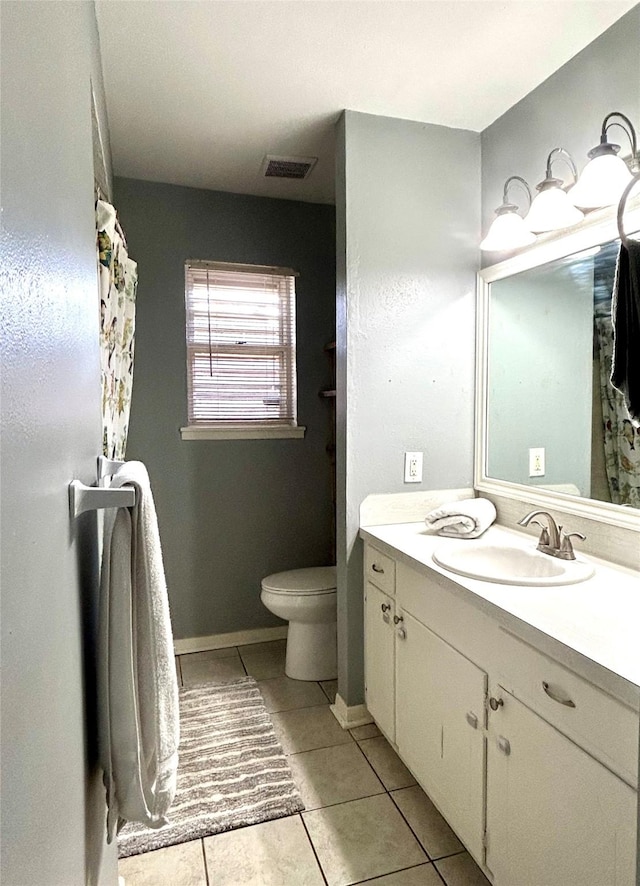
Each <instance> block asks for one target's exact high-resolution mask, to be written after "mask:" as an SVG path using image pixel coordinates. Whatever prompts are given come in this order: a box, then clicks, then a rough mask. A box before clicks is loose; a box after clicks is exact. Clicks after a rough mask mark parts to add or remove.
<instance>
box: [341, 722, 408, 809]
mask: <svg viewBox="0 0 640 886" xmlns="http://www.w3.org/2000/svg"><path fill="white" fill-rule="evenodd" d="M351 738H353V736H351ZM374 738H385V737H384V735H376V736H374ZM353 740H354V741H355V743H356V744H357V745H358V749H359V751H360V753H361V754H362V756H363V757H364V758H365V760H366V761H367V763H368V764H369V766H370V767H371V769H372V770H373V774H374V775H375V777H376V778H377V779H378V781H379V782H380V784H381V785H382V787H383V788H384V789H385V791H386V792H387V794H390V793H391V791H401V790H403V788H388V787H387V786H386V784H385V783H384V781H383V780H382V776H381V775H379V774H378V771H377V770H376V767H375V766H374V765H373V763H372V762H371V760H370V759H369V758H368V757H367V755H366V754H365V752H364V751H363V750H362V747H361V745H362V742H363V741H370V739H368V738H363V739H362V740H361V741H358V739H357V738H353ZM385 741H387V739H386V738H385ZM387 744H389V742H388V741H387ZM389 747H391V745H389ZM391 750H392V751H393V748H391ZM393 752H394V754H395V751H393ZM411 778H413V775H412V776H411ZM406 787H408V788H412V787H413V785H412V784H409V785H406Z"/></svg>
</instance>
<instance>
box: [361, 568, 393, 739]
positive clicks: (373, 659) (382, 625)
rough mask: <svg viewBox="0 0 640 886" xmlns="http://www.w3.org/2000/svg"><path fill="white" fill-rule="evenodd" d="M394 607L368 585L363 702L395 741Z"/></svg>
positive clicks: (385, 595) (366, 593)
mask: <svg viewBox="0 0 640 886" xmlns="http://www.w3.org/2000/svg"><path fill="white" fill-rule="evenodd" d="M394 615H395V603H394V600H393V598H392V597H390V596H388V594H385V593H384V592H383V591H381V590H380V589H379V588H377V587H376V586H375V585H373V584H371V582H367V583H366V587H365V595H364V638H365V642H364V672H365V700H366V704H367V708H368V710H369V713H370V714H371V716H372V717H373V718H374V720H375V721H376V723H377V724H378V726H379V727H380V729H381V730H382V731H383V732H384V734H385V735H386V736H387V738H388V739H389V740H390V741H395V716H396V702H395V666H394V657H395V630H394V624H393V618H394Z"/></svg>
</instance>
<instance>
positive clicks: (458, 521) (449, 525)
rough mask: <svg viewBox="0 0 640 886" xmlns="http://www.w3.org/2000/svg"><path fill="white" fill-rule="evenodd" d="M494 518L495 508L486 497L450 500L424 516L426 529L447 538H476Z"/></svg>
mask: <svg viewBox="0 0 640 886" xmlns="http://www.w3.org/2000/svg"><path fill="white" fill-rule="evenodd" d="M495 519H496V509H495V508H494V506H493V503H492V502H490V501H489V499H488V498H465V499H462V500H461V501H452V502H449V503H448V504H444V505H442V506H441V507H439V508H435V510H433V511H429V513H428V514H427V516H426V517H425V518H424V522H425V523H426V525H427V528H428V529H432V530H433V531H434V532H437V533H438V535H446V536H448V537H449V538H478V536H479V535H482V533H483V532H486V530H487V529H488V528H489V526H491V524H492V523H493V521H494V520H495Z"/></svg>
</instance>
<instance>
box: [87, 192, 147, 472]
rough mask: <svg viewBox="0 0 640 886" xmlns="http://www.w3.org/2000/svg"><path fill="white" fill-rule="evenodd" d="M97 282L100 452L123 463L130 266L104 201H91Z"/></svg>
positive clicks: (130, 340) (130, 343) (129, 369)
mask: <svg viewBox="0 0 640 886" xmlns="http://www.w3.org/2000/svg"><path fill="white" fill-rule="evenodd" d="M96 226H97V249H98V272H99V280H100V366H101V374H102V451H103V455H105V456H106V457H107V458H111V459H119V460H124V454H125V449H126V446H127V433H128V430H129V411H130V408H131V388H132V383H133V349H134V334H135V311H136V287H137V284H138V274H137V270H136V263H135V262H134V261H132V260H131V259H130V258H129V256H128V255H127V246H126V243H125V241H124V237H123V236H122V231H121V229H120V226H119V225H118V222H117V219H116V211H115V209H114V208H113V206H111V204H109V203H105V202H104V201H102V200H98V201H97V203H96Z"/></svg>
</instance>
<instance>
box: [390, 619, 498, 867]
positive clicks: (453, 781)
mask: <svg viewBox="0 0 640 886" xmlns="http://www.w3.org/2000/svg"><path fill="white" fill-rule="evenodd" d="M402 618H403V628H404V631H403V632H402V633H401V634H400V635H399V636H398V637H397V639H396V669H397V670H396V689H397V694H398V701H399V703H398V705H397V715H396V742H397V745H398V752H399V754H400V756H401V757H402V759H403V760H404V761H405V763H406V764H407V766H408V767H409V768H410V769H411V771H412V772H413V774H414V776H415V777H416V779H417V780H418V781H419V782H420V784H421V785H422V786H423V787H424V789H425V790H426V791H427V793H428V794H429V795H430V797H431V798H432V800H433V801H434V803H436V805H437V806H438V807H439V809H440V811H441V812H442V813H443V815H444V816H445V817H446V818H447V820H448V821H449V824H450V825H451V827H452V828H453V829H454V830H455V831H456V833H457V834H458V836H459V837H460V839H461V840H462V841H463V843H465V845H466V846H467V848H468V849H469V851H470V852H471V854H472V855H473V856H474V857H475V858H476V859H477V860H478V861H479V862H480V863H482V860H483V858H482V852H483V843H482V841H483V831H484V773H485V738H484V729H483V727H484V718H485V713H484V711H485V698H486V690H487V674H486V673H485V672H484V671H483V670H481V669H480V668H478V667H476V665H474V664H473V663H472V662H470V661H469V660H468V659H467V658H465V657H464V656H463V655H461V654H460V653H459V652H457V651H456V650H455V649H453V647H451V646H449V644H448V643H445V642H444V641H443V640H441V639H440V638H439V637H438V636H436V634H434V633H433V632H432V631H430V630H429V629H428V628H426V627H425V626H424V625H422V624H420V622H419V621H417V620H416V619H415V618H413V617H412V616H411V615H410V614H409V613H407V612H403V614H402Z"/></svg>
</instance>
